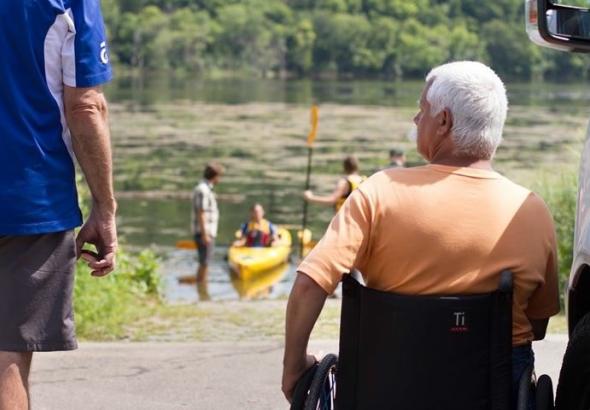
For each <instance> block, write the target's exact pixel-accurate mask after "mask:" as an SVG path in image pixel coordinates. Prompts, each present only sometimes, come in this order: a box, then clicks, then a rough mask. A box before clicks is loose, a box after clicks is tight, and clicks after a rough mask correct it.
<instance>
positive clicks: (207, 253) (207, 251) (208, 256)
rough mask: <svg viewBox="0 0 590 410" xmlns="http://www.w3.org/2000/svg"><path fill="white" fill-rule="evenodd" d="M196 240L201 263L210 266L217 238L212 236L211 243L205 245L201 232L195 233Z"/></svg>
mask: <svg viewBox="0 0 590 410" xmlns="http://www.w3.org/2000/svg"><path fill="white" fill-rule="evenodd" d="M195 242H196V244H197V255H198V257H199V265H206V266H209V264H210V263H211V261H212V260H213V251H214V249H215V238H211V242H209V245H205V243H203V240H202V239H201V234H200V233H197V234H195Z"/></svg>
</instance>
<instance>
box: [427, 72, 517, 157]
mask: <svg viewBox="0 0 590 410" xmlns="http://www.w3.org/2000/svg"><path fill="white" fill-rule="evenodd" d="M431 81H432V83H431V85H430V88H429V89H428V94H427V95H426V100H427V101H428V102H429V103H430V106H431V113H432V115H437V114H439V113H440V112H441V111H442V110H444V109H448V110H449V111H450V112H451V114H452V117H453V127H452V129H451V133H452V138H453V141H454V143H455V146H456V151H455V154H457V155H460V156H468V157H471V158H478V159H491V158H492V157H493V156H494V154H495V152H496V149H497V148H498V146H499V145H500V143H501V142H502V130H503V128H504V122H505V121H506V113H507V111H508V99H507V98H506V88H505V87H504V83H503V82H502V80H501V79H500V77H498V76H497V75H496V73H495V72H494V71H493V70H492V69H491V68H489V67H488V66H486V65H485V64H482V63H478V62H475V61H457V62H453V63H448V64H443V65H441V66H438V67H436V68H434V69H432V70H431V71H430V73H428V75H427V76H426V82H427V83H428V82H431Z"/></svg>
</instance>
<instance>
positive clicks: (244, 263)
mask: <svg viewBox="0 0 590 410" xmlns="http://www.w3.org/2000/svg"><path fill="white" fill-rule="evenodd" d="M278 234H279V241H278V243H276V244H274V245H273V246H270V247H265V248H251V247H247V246H232V247H230V248H229V252H228V254H227V260H228V262H229V267H230V269H231V270H232V271H233V272H234V273H235V274H236V275H237V276H238V278H240V279H242V280H248V279H251V278H253V277H255V276H256V275H257V274H259V273H261V272H265V271H268V270H270V269H272V268H275V267H277V266H279V265H281V264H283V263H285V262H286V261H287V260H288V259H289V254H290V253H291V234H290V233H289V231H288V230H286V229H284V228H279V230H278Z"/></svg>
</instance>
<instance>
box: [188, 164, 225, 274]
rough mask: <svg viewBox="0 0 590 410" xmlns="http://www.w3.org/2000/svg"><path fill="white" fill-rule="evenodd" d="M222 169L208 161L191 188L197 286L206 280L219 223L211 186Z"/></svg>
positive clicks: (217, 181) (218, 177) (217, 209)
mask: <svg viewBox="0 0 590 410" xmlns="http://www.w3.org/2000/svg"><path fill="white" fill-rule="evenodd" d="M223 171H224V170H223V166H221V164H219V163H217V162H210V163H208V164H207V166H206V167H205V171H204V172H203V180H202V181H201V182H200V183H199V184H198V185H197V186H196V187H195V189H194V190H193V197H192V208H193V212H192V218H191V219H192V230H193V235H194V239H195V243H196V244H197V254H198V258H199V267H198V268H197V286H199V285H204V284H205V283H206V282H207V273H208V271H209V263H210V262H211V260H212V259H213V252H214V249H215V238H216V237H217V227H218V224H219V208H218V207H217V198H216V196H215V192H214V191H213V188H214V187H215V185H217V184H218V183H219V181H220V179H221V176H222V175H223Z"/></svg>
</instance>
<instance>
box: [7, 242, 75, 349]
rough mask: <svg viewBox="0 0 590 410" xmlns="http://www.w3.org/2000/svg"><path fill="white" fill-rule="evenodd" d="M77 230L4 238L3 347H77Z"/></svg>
mask: <svg viewBox="0 0 590 410" xmlns="http://www.w3.org/2000/svg"><path fill="white" fill-rule="evenodd" d="M75 265H76V248H75V241H74V232H73V231H66V232H58V233H51V234H43V235H28V236H0V351H13V352H34V351H55V350H73V349H76V348H77V343H76V336H75V331H74V312H73V310H72V292H73V290H74V268H75Z"/></svg>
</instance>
